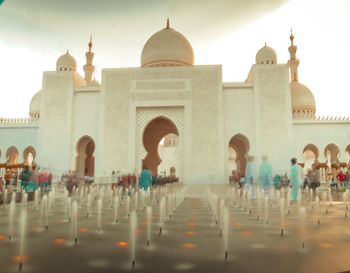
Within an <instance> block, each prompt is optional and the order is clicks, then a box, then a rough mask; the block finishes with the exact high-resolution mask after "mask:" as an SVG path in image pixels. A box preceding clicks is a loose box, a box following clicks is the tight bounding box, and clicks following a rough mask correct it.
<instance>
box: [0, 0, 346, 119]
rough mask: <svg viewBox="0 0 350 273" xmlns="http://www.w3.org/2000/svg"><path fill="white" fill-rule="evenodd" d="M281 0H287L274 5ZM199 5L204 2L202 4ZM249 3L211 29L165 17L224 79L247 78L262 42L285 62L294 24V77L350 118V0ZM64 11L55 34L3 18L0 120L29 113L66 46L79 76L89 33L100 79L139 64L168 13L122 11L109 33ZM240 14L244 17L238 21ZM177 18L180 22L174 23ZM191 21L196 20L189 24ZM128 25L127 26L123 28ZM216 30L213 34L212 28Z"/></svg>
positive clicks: (330, 110)
mask: <svg viewBox="0 0 350 273" xmlns="http://www.w3.org/2000/svg"><path fill="white" fill-rule="evenodd" d="M12 1H13V2H21V1H23V0H17V1H16V0H12ZM232 1H233V0H232ZM246 1H247V2H249V1H250V0H246ZM283 1H285V0H281V1H280V2H283ZM8 2H9V1H8ZM275 2H276V1H275ZM203 3H204V4H203V5H205V3H206V2H205V1H203ZM208 3H209V2H208ZM9 6H10V3H9ZM5 8H6V1H5V4H3V5H2V6H0V21H1V16H2V15H4V13H3V14H2V13H1V9H5ZM10 8H11V6H10V7H9V8H7V10H6V11H7V12H8V13H9V14H10V12H12V14H16V15H18V14H20V16H21V17H19V18H22V19H23V18H24V19H28V18H29V17H30V15H28V14H29V13H24V12H23V14H22V13H21V12H20V11H18V12H17V10H16V9H13V10H11V9H10ZM249 8H250V9H249ZM249 8H246V9H245V10H244V12H246V13H247V14H243V15H241V17H242V18H243V19H242V18H241V17H240V19H239V20H238V19H237V22H239V25H237V22H236V21H235V16H236V17H237V16H239V11H236V12H235V13H234V15H233V16H232V18H231V17H230V16H229V15H228V14H227V13H225V14H224V15H223V16H226V17H227V18H225V19H226V21H225V24H226V25H223V23H222V22H221V23H220V24H219V23H218V25H217V26H216V25H215V20H209V19H208V20H209V21H208V22H210V26H209V25H205V21H200V22H198V20H197V19H192V21H186V20H185V19H184V18H183V17H184V15H183V12H182V11H181V9H172V10H171V12H169V13H170V15H169V17H170V18H171V25H172V27H173V28H174V29H176V30H178V31H179V32H181V33H183V34H184V35H185V36H186V37H187V39H188V40H189V41H190V43H191V44H192V46H193V49H194V53H195V63H196V64H222V65H223V80H224V81H226V82H227V81H244V80H245V79H246V77H247V74H248V72H249V69H250V67H251V65H252V64H253V63H254V62H255V54H256V52H257V51H258V50H259V49H260V48H261V47H262V46H263V45H264V43H265V42H266V43H267V45H269V46H271V47H273V48H274V49H275V50H276V52H277V55H278V62H279V63H286V62H287V61H288V58H289V53H288V46H289V45H290V41H289V35H290V33H289V31H290V28H291V27H293V30H294V36H295V40H294V41H295V44H296V45H297V46H298V52H297V57H298V58H299V59H300V65H299V81H300V82H301V83H303V84H305V85H306V86H308V87H309V88H310V89H311V91H312V92H313V94H314V96H315V98H316V103H317V113H318V114H319V115H337V116H350V95H349V93H350V85H349V84H347V83H348V81H347V79H348V74H349V73H350V69H349V64H350V54H349V51H350V37H349V36H350V35H349V34H348V32H349V30H348V28H349V26H350V16H349V14H350V1H348V0H290V1H288V2H286V3H285V4H280V5H277V7H276V5H275V6H273V8H271V9H267V11H264V12H263V14H260V13H259V16H255V17H254V16H253V18H252V16H249V11H250V10H252V9H251V7H249ZM252 12H253V11H252ZM254 12H256V11H254ZM24 14H25V15H24ZM63 14H64V13H62V15H60V13H57V14H56V13H55V16H54V20H55V21H56V22H62V26H61V28H59V26H57V29H59V32H55V33H56V36H57V35H60V36H59V37H56V36H53V35H50V33H49V32H50V29H49V27H48V26H45V25H43V26H42V27H41V28H39V29H38V27H37V26H33V28H35V29H36V30H35V32H33V33H30V31H27V30H26V29H23V27H21V25H20V24H19V25H18V26H15V27H13V28H12V29H11V31H10V30H9V29H10V26H6V25H4V24H3V23H1V28H2V30H3V31H5V29H6V28H7V27H8V30H9V31H8V33H6V34H7V36H6V35H5V36H4V35H1V34H2V32H1V30H0V75H1V89H0V117H25V116H28V111H29V103H30V100H31V97H32V96H33V95H34V94H35V93H36V92H37V91H38V90H40V88H41V81H42V72H43V71H50V70H54V69H55V64H56V60H57V58H58V57H59V56H60V55H61V54H63V53H65V51H66V50H67V49H69V50H70V52H71V53H72V55H73V56H74V57H75V58H76V60H77V62H78V72H80V73H81V74H83V71H82V66H83V64H84V62H85V56H84V54H85V51H86V49H87V43H88V37H89V34H90V33H92V34H93V36H94V48H93V50H94V52H95V61H94V62H95V65H96V68H97V71H96V78H97V79H98V80H100V78H101V68H104V67H124V66H126V67H137V66H139V65H140V54H141V51H142V47H143V45H144V43H145V42H146V40H147V38H149V37H150V36H151V35H152V34H153V33H154V32H156V31H158V30H160V29H161V28H163V27H164V25H165V18H166V17H167V15H165V16H164V14H163V13H161V12H159V13H158V14H157V16H154V18H153V17H152V14H146V15H145V16H143V19H144V18H147V22H148V23H149V22H150V21H152V22H151V23H149V25H147V24H146V25H143V24H142V20H141V19H140V20H139V21H136V19H135V20H128V16H124V17H120V19H119V22H117V25H118V24H119V25H121V26H123V27H120V29H119V30H120V31H119V33H120V34H119V36H116V35H114V36H113V35H111V34H110V33H107V30H109V28H108V27H110V26H109V22H107V19H106V20H104V19H103V17H101V18H98V19H96V18H94V20H95V21H94V24H93V26H92V27H91V28H88V29H87V30H84V31H79V30H76V29H75V28H74V27H67V26H68V25H69V22H65V17H64V16H63ZM257 14H258V13H257ZM219 15H220V14H219ZM219 15H217V16H219ZM18 16H19V15H18ZM33 16H34V17H33V18H37V21H35V22H36V23H38V22H39V24H40V23H42V22H44V20H45V19H46V17H47V18H48V17H50V16H49V14H45V16H42V15H41V14H39V15H38V14H36V15H35V14H34V15H33ZM40 16H41V17H40ZM60 16H62V17H60ZM201 16H202V14H201ZM245 16H246V17H247V18H248V17H249V19H247V20H244V17H245ZM27 17H28V18H27ZM180 17H181V20H177V19H178V18H180ZM3 18H5V17H3ZM38 18H39V19H38ZM60 18H61V19H60ZM82 18H83V17H82ZM135 18H136V15H135ZM24 19H23V20H24ZM30 19H32V18H30ZM28 20H29V19H28ZM72 20H73V19H72ZM84 20H85V21H86V20H87V18H83V19H82V22H85V21H84ZM194 20H195V22H196V24H194V23H193V22H194ZM76 22H77V25H78V24H79V26H81V25H82V24H83V23H80V22H79V21H78V20H77V19H76ZM104 24H106V26H105V25H104ZM107 24H108V26H107ZM113 24H114V23H113ZM113 24H112V25H113ZM128 25H129V27H130V28H129V29H128V28H127V27H125V26H128ZM40 26H41V25H40ZM63 26H64V27H63ZM113 27H114V25H113ZM216 27H217V29H218V31H215V28H216ZM51 29H52V28H51ZM90 29H91V32H90V31H89V30H90ZM25 31H27V33H24V32H25ZM39 31H41V32H39ZM74 31H75V32H74ZM202 31H203V35H202V36H201V34H202ZM43 33H44V34H43ZM57 33H59V34H57ZM11 35H12V36H11ZM16 35H17V36H18V37H21V38H22V40H21V39H19V38H18V39H17V40H16V39H14V40H16V42H14V41H11V42H9V37H10V38H12V37H15V38H17V36H16ZM52 36H53V37H52ZM4 37H5V38H4ZM55 37H56V39H57V40H55V39H54V38H55ZM84 37H86V38H84ZM108 39H110V40H108Z"/></svg>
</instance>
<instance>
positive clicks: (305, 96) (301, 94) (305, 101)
mask: <svg viewBox="0 0 350 273" xmlns="http://www.w3.org/2000/svg"><path fill="white" fill-rule="evenodd" d="M290 87H291V92H292V93H291V95H292V110H293V113H294V112H309V113H315V112H316V102H315V98H314V95H313V94H312V92H311V91H310V89H309V88H307V87H306V86H305V85H303V84H301V83H299V82H297V81H294V82H292V83H291V84H290Z"/></svg>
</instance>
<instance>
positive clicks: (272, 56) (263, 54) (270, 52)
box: [255, 45, 277, 64]
mask: <svg viewBox="0 0 350 273" xmlns="http://www.w3.org/2000/svg"><path fill="white" fill-rule="evenodd" d="M255 61H256V64H277V54H276V51H275V50H274V49H273V48H272V47H269V46H267V45H265V46H263V47H262V48H261V49H260V50H259V51H258V53H256V56H255Z"/></svg>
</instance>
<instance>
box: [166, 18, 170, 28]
mask: <svg viewBox="0 0 350 273" xmlns="http://www.w3.org/2000/svg"><path fill="white" fill-rule="evenodd" d="M165 28H170V20H169V18H167V19H166V27H165Z"/></svg>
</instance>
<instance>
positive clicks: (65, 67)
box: [56, 51, 77, 71]
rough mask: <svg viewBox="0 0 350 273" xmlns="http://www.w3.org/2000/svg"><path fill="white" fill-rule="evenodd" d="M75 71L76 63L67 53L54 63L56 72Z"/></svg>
mask: <svg viewBox="0 0 350 273" xmlns="http://www.w3.org/2000/svg"><path fill="white" fill-rule="evenodd" d="M76 69H77V62H76V61H75V59H74V57H73V56H72V55H70V54H69V52H68V51H67V53H66V54H64V55H62V56H61V57H59V58H58V60H57V62H56V70H57V71H75V70H76Z"/></svg>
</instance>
